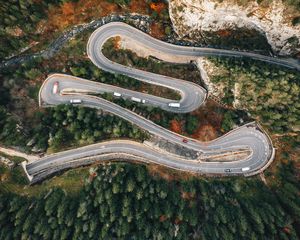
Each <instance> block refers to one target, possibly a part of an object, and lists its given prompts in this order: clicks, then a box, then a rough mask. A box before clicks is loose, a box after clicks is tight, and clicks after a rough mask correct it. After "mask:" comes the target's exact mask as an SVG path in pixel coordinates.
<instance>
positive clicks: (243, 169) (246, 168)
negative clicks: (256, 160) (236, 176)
mask: <svg viewBox="0 0 300 240" xmlns="http://www.w3.org/2000/svg"><path fill="white" fill-rule="evenodd" d="M249 170H250V168H249V167H244V168H242V172H246V171H249Z"/></svg>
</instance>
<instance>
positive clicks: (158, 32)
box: [150, 22, 165, 39]
mask: <svg viewBox="0 0 300 240" xmlns="http://www.w3.org/2000/svg"><path fill="white" fill-rule="evenodd" d="M150 28H151V35H152V36H153V37H155V38H159V39H161V38H163V37H164V36H165V29H164V28H163V25H162V24H159V23H156V22H153V23H152V24H151V26H150Z"/></svg>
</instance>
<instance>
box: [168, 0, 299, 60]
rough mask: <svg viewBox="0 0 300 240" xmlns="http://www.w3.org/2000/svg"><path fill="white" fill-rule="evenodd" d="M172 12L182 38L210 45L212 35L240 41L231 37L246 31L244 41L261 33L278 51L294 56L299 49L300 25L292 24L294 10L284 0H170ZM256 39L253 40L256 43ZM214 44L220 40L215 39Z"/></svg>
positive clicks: (172, 17) (177, 30)
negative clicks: (265, 1) (262, 0)
mask: <svg viewBox="0 0 300 240" xmlns="http://www.w3.org/2000/svg"><path fill="white" fill-rule="evenodd" d="M169 12H170V17H171V20H172V22H173V25H174V29H175V31H176V32H177V34H178V35H179V36H180V37H185V36H186V37H189V38H191V39H193V40H200V41H201V40H202V41H203V40H206V43H207V44H211V40H212V39H213V38H214V39H217V38H219V39H220V38H223V39H226V38H229V39H230V41H234V40H236V41H238V40H240V39H239V38H240V37H239V36H238V37H236V36H232V34H236V31H237V32H238V33H240V34H244V35H243V37H244V38H245V39H243V40H244V41H245V40H247V34H249V41H250V42H251V38H253V37H254V38H255V36H258V35H261V36H262V37H264V38H265V39H266V41H267V43H268V44H269V45H270V46H271V49H272V50H273V51H274V52H275V53H276V54H279V55H295V54H297V53H299V52H300V43H299V42H300V25H299V24H298V25H296V26H293V24H292V22H293V17H295V16H296V15H295V12H293V10H291V9H290V8H288V7H286V6H285V5H284V4H283V3H282V1H281V0H273V1H272V3H270V4H268V5H267V4H261V5H259V4H258V3H257V2H256V1H249V3H247V4H246V5H244V6H239V5H237V4H236V3H235V2H234V1H233V0H224V1H215V0H170V4H169ZM247 31H249V32H248V33H246V34H245V32H247ZM251 32H252V33H254V34H251ZM209 33H213V34H209ZM256 41H257V40H256V39H254V40H253V39H252V43H253V44H255V42H256ZM215 43H218V41H216V40H215V41H213V44H215ZM220 43H221V42H220ZM262 44H263V41H262ZM224 45H226V44H223V45H222V46H224ZM257 47H258V48H259V45H258V46H257Z"/></svg>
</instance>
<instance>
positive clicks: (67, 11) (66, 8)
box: [61, 2, 74, 16]
mask: <svg viewBox="0 0 300 240" xmlns="http://www.w3.org/2000/svg"><path fill="white" fill-rule="evenodd" d="M61 9H62V13H63V14H64V15H67V16H68V15H72V14H74V3H72V2H66V3H64V4H63V5H62V6H61Z"/></svg>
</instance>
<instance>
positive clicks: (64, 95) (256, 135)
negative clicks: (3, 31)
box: [24, 22, 300, 182]
mask: <svg viewBox="0 0 300 240" xmlns="http://www.w3.org/2000/svg"><path fill="white" fill-rule="evenodd" d="M114 36H126V37H129V38H134V40H135V41H137V42H139V44H141V46H142V45H144V46H147V47H148V48H152V49H155V50H156V51H159V52H161V53H163V54H169V55H173V56H178V57H184V58H190V59H191V60H193V59H195V58H197V57H200V56H230V57H250V58H252V59H255V60H260V61H266V62H269V63H273V64H277V65H281V66H286V67H289V68H295V69H298V70H299V69H300V68H299V65H298V64H297V63H295V62H294V61H292V60H285V59H279V58H271V57H267V56H262V55H258V54H253V53H246V52H237V51H228V50H219V49H210V48H195V47H183V46H177V45H172V44H169V43H165V42H162V41H160V40H157V39H154V38H152V37H150V36H149V35H147V34H145V33H143V32H141V31H139V30H137V29H135V28H133V27H131V26H129V25H127V24H125V23H119V22H115V23H109V24H106V25H104V26H102V27H100V28H98V29H97V30H96V31H95V32H94V33H93V34H92V35H91V36H90V38H89V41H88V45H87V52H88V56H89V58H90V59H91V61H92V62H93V63H94V64H95V65H96V66H98V67H99V68H101V69H103V70H105V71H109V72H113V73H118V74H124V75H127V76H129V77H133V78H135V79H138V80H140V81H143V82H147V83H150V84H155V85H159V86H164V87H168V88H171V89H173V90H175V91H178V92H179V93H180V95H181V100H180V101H179V102H178V103H180V107H179V108H174V107H170V106H169V103H174V102H176V101H174V100H170V99H166V98H161V97H157V96H153V95H149V94H144V93H139V92H135V91H131V90H127V89H123V88H119V87H115V86H112V85H107V84H102V83H97V82H93V81H88V80H85V79H81V78H77V77H73V76H69V75H64V74H53V75H50V76H49V77H48V78H47V79H46V80H45V82H44V83H43V85H42V87H41V89H40V93H39V101H40V105H41V106H44V107H45V106H48V107H49V106H54V105H58V104H70V100H72V99H80V100H81V101H82V102H81V103H80V104H81V105H82V106H86V107H92V108H96V109H102V110H104V111H107V112H110V113H112V114H115V115H117V116H119V117H121V118H123V119H125V120H127V121H129V122H131V123H133V124H135V125H137V126H139V127H140V128H141V129H144V130H146V131H148V132H150V133H151V134H153V135H156V136H158V137H160V138H162V139H165V140H167V141H168V142H170V143H173V144H178V145H182V146H184V147H186V148H189V149H192V150H194V151H197V152H198V156H199V158H198V159H188V158H184V157H181V156H177V155H174V154H170V153H169V152H167V151H166V150H163V149H157V148H154V147H151V146H149V145H146V144H142V143H137V142H134V141H127V140H126V141H124V140H118V141H116V140H114V141H107V142H102V143H98V144H94V145H89V146H86V147H81V148H77V149H73V150H69V151H64V152H60V153H57V154H53V155H49V156H46V157H43V158H41V159H39V160H37V161H34V162H31V163H27V164H26V165H25V166H24V169H25V170H26V173H27V174H28V176H29V178H30V180H31V181H32V182H36V181H40V180H41V179H43V178H45V177H47V176H49V175H51V174H53V173H55V172H57V171H60V170H63V169H67V168H72V167H77V166H81V165H87V164H90V163H92V162H95V161H104V160H114V159H126V160H128V161H130V160H133V161H143V162H153V163H157V164H160V165H164V166H167V167H170V168H173V169H178V170H183V171H191V172H196V173H200V174H221V175H245V176H249V175H253V174H256V173H258V172H259V171H261V170H263V169H264V168H265V167H266V166H268V164H269V163H270V162H271V161H272V160H273V158H274V154H275V150H274V148H273V146H272V142H271V140H270V138H269V137H268V136H267V135H266V133H265V132H264V131H263V130H262V129H261V127H260V126H259V125H258V124H256V123H250V124H247V125H244V126H242V127H240V128H237V129H235V130H233V131H231V132H229V133H227V134H225V135H224V136H222V137H220V138H218V139H215V140H213V141H210V142H205V143H203V142H199V141H196V140H194V139H187V138H186V137H183V136H181V135H178V134H176V133H173V132H171V131H169V130H167V129H164V128H162V127H160V126H158V125H156V124H154V123H153V122H151V121H149V120H147V119H145V118H143V117H141V116H139V115H137V114H135V113H134V112H132V111H129V110H127V109H124V108H122V107H120V106H119V105H116V104H114V103H112V102H109V101H107V100H105V99H102V98H99V97H95V96H91V95H89V93H104V92H107V93H114V92H117V93H120V94H121V97H122V98H125V99H131V97H137V98H140V99H143V100H145V103H144V104H146V105H151V106H156V107H160V108H162V109H164V110H167V111H172V112H178V113H185V112H190V111H193V110H195V109H197V108H198V107H199V106H200V105H201V104H202V103H203V102H204V101H205V99H206V91H205V89H203V88H202V87H200V86H198V85H196V84H194V83H191V82H187V81H183V80H180V79H175V78H170V77H167V76H162V75H158V74H154V73H149V72H145V71H141V70H137V69H134V68H131V67H127V66H123V65H120V64H118V63H114V62H112V61H110V60H109V59H107V58H106V57H105V56H104V55H103V54H102V51H101V49H102V46H103V44H104V43H105V42H106V41H107V40H108V39H109V38H111V37H114ZM55 83H58V86H59V87H58V93H53V86H54V84H55ZM74 91H76V94H74ZM183 139H187V141H183ZM239 151H247V152H248V153H249V154H247V155H246V156H243V157H241V158H240V159H234V153H238V152H239ZM220 154H221V155H222V154H225V155H232V160H230V159H229V160H228V159H227V160H226V161H220V162H216V161H211V160H210V161H205V159H209V158H211V157H212V156H218V155H220ZM243 168H247V170H245V169H243ZM243 170H244V171H243Z"/></svg>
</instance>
